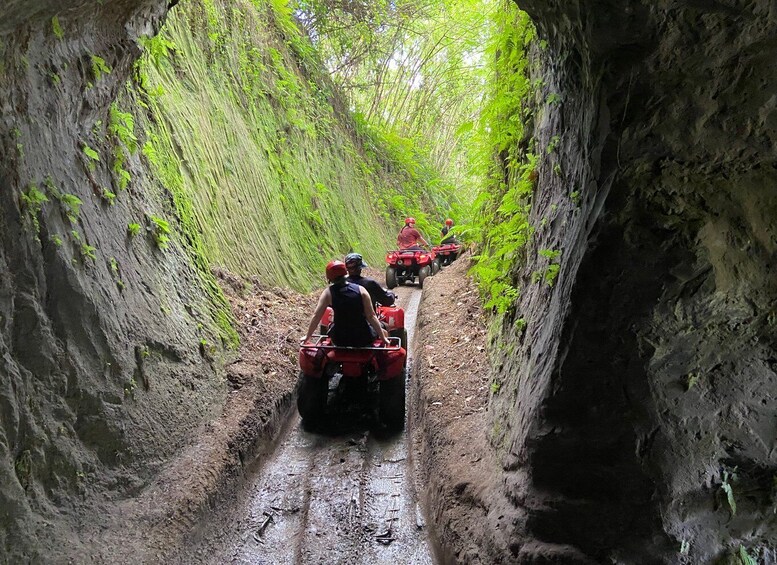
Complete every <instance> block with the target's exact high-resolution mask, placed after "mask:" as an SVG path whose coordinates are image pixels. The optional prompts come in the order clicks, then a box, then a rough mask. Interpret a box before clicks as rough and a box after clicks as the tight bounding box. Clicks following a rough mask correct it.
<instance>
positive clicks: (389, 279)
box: [386, 267, 397, 288]
mask: <svg viewBox="0 0 777 565" xmlns="http://www.w3.org/2000/svg"><path fill="white" fill-rule="evenodd" d="M386 286H387V287H389V288H396V287H397V270H396V269H395V268H394V267H386Z"/></svg>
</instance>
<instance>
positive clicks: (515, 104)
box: [472, 2, 558, 314]
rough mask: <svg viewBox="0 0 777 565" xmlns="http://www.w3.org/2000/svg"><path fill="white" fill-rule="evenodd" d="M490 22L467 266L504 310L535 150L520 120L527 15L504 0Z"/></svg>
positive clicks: (529, 36) (528, 232) (525, 85)
mask: <svg viewBox="0 0 777 565" xmlns="http://www.w3.org/2000/svg"><path fill="white" fill-rule="evenodd" d="M493 25H494V29H495V30H496V33H495V34H494V36H493V39H492V41H491V43H490V44H489V47H488V51H487V52H488V54H489V57H490V60H491V73H492V76H498V77H500V80H499V81H496V80H492V81H490V83H489V84H490V90H489V92H488V96H487V99H486V104H485V106H484V108H483V112H482V116H481V122H480V125H479V129H478V136H477V139H478V142H479V144H480V146H481V147H482V150H481V152H480V153H479V154H477V155H476V157H477V160H476V164H477V166H478V168H479V171H480V175H481V177H482V178H484V179H485V182H484V185H483V187H482V189H481V192H480V195H479V196H478V198H477V200H476V202H475V205H476V207H477V208H478V210H479V212H478V214H477V218H478V221H477V222H476V230H477V236H478V237H477V239H478V240H479V241H481V242H482V244H481V247H480V249H479V254H478V255H477V256H476V257H475V260H476V264H475V266H474V267H473V268H472V274H473V275H474V276H475V277H476V279H477V281H478V284H479V287H480V289H481V293H482V296H483V298H484V301H485V306H486V308H490V309H493V311H494V312H496V313H497V314H504V313H506V312H507V311H508V310H509V309H511V308H512V306H513V304H514V303H515V300H516V298H517V297H518V296H519V293H520V289H519V287H518V284H517V280H516V279H515V278H514V275H513V273H514V272H515V269H514V267H515V265H516V264H518V263H519V262H522V261H525V260H526V256H525V251H524V249H525V246H526V244H527V243H528V242H529V240H530V238H531V237H532V235H533V228H532V226H531V225H530V223H529V210H530V208H531V202H532V193H533V190H534V183H535V181H536V178H537V173H536V167H537V161H538V156H537V155H536V154H535V153H534V152H533V148H532V146H533V141H532V140H531V139H528V138H527V135H528V134H527V132H526V131H525V129H524V127H525V126H524V120H525V117H528V116H529V115H530V111H531V110H530V105H529V99H530V97H531V95H532V93H533V90H532V85H531V83H530V80H529V77H528V59H527V55H526V52H527V49H528V46H529V44H530V43H531V42H532V41H533V40H534V37H535V32H534V27H533V25H532V23H531V20H530V19H529V17H528V16H527V15H526V14H525V13H523V12H521V11H520V10H518V8H517V7H515V6H514V5H513V4H512V3H510V2H506V3H505V4H504V6H503V7H502V8H501V9H500V10H498V11H497V12H496V13H495V14H494V18H493ZM553 148H555V144H554V147H553ZM495 156H496V158H494V157H495ZM557 269H558V268H557V267H552V266H551V267H548V268H547V270H546V271H544V272H543V273H541V274H540V277H542V278H544V279H545V280H546V282H547V283H548V284H553V281H554V279H555V276H556V273H557Z"/></svg>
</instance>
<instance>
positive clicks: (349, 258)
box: [345, 253, 397, 306]
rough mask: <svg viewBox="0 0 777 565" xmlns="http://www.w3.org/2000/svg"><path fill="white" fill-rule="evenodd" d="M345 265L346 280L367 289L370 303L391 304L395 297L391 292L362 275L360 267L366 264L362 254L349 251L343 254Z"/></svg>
mask: <svg viewBox="0 0 777 565" xmlns="http://www.w3.org/2000/svg"><path fill="white" fill-rule="evenodd" d="M345 267H346V269H348V282H350V283H354V284H358V285H359V286H363V287H364V288H365V289H367V292H369V293H370V300H371V301H372V304H376V303H377V304H380V305H381V306H391V305H392V304H394V301H395V300H396V299H397V297H396V296H395V295H394V293H393V292H390V291H388V290H386V289H385V288H383V287H382V286H380V283H378V281H376V280H375V279H371V278H369V277H363V276H362V269H366V268H367V264H366V263H365V262H364V259H362V256H361V255H359V254H358V253H349V254H348V255H346V256H345Z"/></svg>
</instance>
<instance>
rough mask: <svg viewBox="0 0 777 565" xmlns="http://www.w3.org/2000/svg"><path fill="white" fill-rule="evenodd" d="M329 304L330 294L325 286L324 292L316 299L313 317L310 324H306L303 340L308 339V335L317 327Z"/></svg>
mask: <svg viewBox="0 0 777 565" xmlns="http://www.w3.org/2000/svg"><path fill="white" fill-rule="evenodd" d="M331 304H332V295H331V294H330V293H329V288H325V289H324V292H322V293H321V296H320V297H319V299H318V304H317V305H316V310H315V312H313V319H311V320H310V325H309V326H308V333H307V334H306V335H305V341H310V337H311V336H312V335H313V332H315V331H316V328H317V327H318V323H319V322H320V321H321V318H322V317H323V316H324V312H325V311H326V307H327V306H331Z"/></svg>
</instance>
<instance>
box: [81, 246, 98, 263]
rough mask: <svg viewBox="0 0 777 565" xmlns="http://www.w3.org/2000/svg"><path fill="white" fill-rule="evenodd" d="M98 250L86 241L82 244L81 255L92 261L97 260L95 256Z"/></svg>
mask: <svg viewBox="0 0 777 565" xmlns="http://www.w3.org/2000/svg"><path fill="white" fill-rule="evenodd" d="M96 250H97V248H96V247H94V246H92V245H87V244H86V243H82V244H81V257H82V258H84V259H91V260H92V261H95V260H96V259H97V257H96V256H95V254H94V252H95V251H96Z"/></svg>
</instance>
